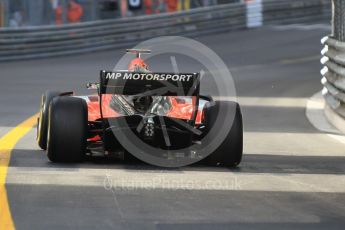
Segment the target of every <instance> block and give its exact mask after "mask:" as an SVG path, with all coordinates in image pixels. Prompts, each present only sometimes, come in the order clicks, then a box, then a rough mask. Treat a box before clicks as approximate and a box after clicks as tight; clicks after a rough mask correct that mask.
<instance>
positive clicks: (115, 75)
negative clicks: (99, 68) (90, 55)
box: [105, 72, 194, 82]
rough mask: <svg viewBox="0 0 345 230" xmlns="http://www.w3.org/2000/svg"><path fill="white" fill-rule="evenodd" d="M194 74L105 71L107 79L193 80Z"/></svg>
mask: <svg viewBox="0 0 345 230" xmlns="http://www.w3.org/2000/svg"><path fill="white" fill-rule="evenodd" d="M193 76H194V74H169V73H128V72H106V73H105V79H107V80H145V81H175V82H189V81H193Z"/></svg>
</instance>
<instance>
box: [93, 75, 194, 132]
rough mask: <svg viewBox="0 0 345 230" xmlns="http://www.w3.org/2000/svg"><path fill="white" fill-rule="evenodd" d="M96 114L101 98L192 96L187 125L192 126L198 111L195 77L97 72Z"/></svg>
mask: <svg viewBox="0 0 345 230" xmlns="http://www.w3.org/2000/svg"><path fill="white" fill-rule="evenodd" d="M99 94H100V110H101V117H102V120H103V113H102V94H118V95H119V94H120V95H137V96H192V103H193V112H192V116H191V118H190V120H189V124H190V125H192V126H194V125H195V120H196V117H197V113H198V110H199V97H200V74H199V73H151V72H147V73H136V72H127V71H117V72H112V71H104V70H103V71H101V73H100V85H99Z"/></svg>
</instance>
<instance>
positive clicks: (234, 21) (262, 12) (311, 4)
mask: <svg viewBox="0 0 345 230" xmlns="http://www.w3.org/2000/svg"><path fill="white" fill-rule="evenodd" d="M248 4H250V3H248ZM248 4H245V3H236V4H224V5H218V6H212V7H203V8H197V9H192V10H189V11H184V12H178V13H173V14H169V13H164V14H159V15H152V16H138V17H132V18H123V19H114V20H104V21H94V22H86V23H80V24H70V25H63V26H43V27H27V28H20V29H12V28H7V29H0V61H11V60H19V59H32V58H44V57H51V56H63V55H70V54H78V53H85V52H91V51H99V50H107V49H110V48H122V47H128V46H131V45H133V44H136V43H138V42H139V41H142V40H145V39H148V38H152V37H156V36H161V35H182V36H190V37H194V36H200V35H203V34H212V33H219V32H225V31H231V30H238V29H245V28H247V21H248V20H249V19H250V20H251V21H254V22H255V21H256V20H257V21H258V22H260V23H261V24H262V23H263V24H280V23H297V22H300V23H301V22H310V21H316V20H321V19H324V17H325V16H326V17H328V18H329V17H330V11H329V10H328V9H330V2H328V1H326V0H289V1H285V0H284V1H280V0H266V1H260V8H258V9H257V11H258V12H257V13H252V12H255V9H254V11H253V9H251V10H250V11H248V10H247V9H248V6H249V5H248ZM248 12H251V13H250V14H249V15H248ZM260 23H259V24H260ZM254 24H255V23H254Z"/></svg>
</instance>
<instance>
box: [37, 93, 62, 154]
mask: <svg viewBox="0 0 345 230" xmlns="http://www.w3.org/2000/svg"><path fill="white" fill-rule="evenodd" d="M59 95H60V92H58V91H47V92H45V93H44V94H43V95H42V98H41V105H40V116H39V118H38V120H37V135H36V140H37V143H38V146H39V147H40V148H41V149H43V150H46V149H47V132H48V113H49V105H50V102H51V101H52V100H53V98H54V97H57V96H59Z"/></svg>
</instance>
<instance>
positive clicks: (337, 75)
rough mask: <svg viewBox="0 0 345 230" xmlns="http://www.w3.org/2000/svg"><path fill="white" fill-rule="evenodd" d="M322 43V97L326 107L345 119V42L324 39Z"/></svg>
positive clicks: (328, 38)
mask: <svg viewBox="0 0 345 230" xmlns="http://www.w3.org/2000/svg"><path fill="white" fill-rule="evenodd" d="M322 43H323V44H324V46H325V47H324V49H323V50H322V52H321V53H322V55H323V57H322V59H321V63H322V64H323V65H324V67H323V69H322V70H321V74H322V76H323V78H322V80H321V82H322V84H323V86H324V89H323V95H324V97H325V99H326V102H327V105H328V106H329V107H330V108H331V109H332V110H333V111H335V112H336V113H337V114H339V115H340V116H342V117H343V118H345V42H339V41H337V40H335V39H333V38H331V37H325V38H323V39H322Z"/></svg>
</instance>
